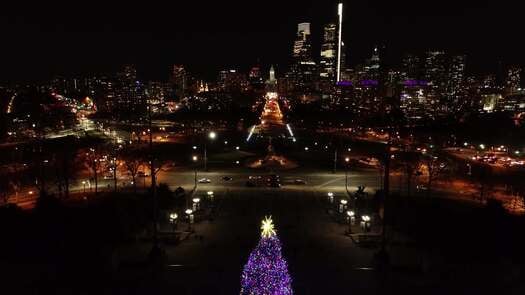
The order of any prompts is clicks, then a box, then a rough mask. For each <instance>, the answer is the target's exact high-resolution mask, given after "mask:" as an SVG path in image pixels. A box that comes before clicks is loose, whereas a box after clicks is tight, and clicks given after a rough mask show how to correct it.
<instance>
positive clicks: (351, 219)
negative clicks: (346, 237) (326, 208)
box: [346, 210, 355, 234]
mask: <svg viewBox="0 0 525 295" xmlns="http://www.w3.org/2000/svg"><path fill="white" fill-rule="evenodd" d="M346 215H347V216H348V233H349V234H351V233H352V225H354V223H355V212H354V211H352V210H348V211H346Z"/></svg>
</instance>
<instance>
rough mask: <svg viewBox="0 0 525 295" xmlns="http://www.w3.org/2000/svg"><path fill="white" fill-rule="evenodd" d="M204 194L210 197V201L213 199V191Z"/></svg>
mask: <svg viewBox="0 0 525 295" xmlns="http://www.w3.org/2000/svg"><path fill="white" fill-rule="evenodd" d="M206 194H207V195H208V198H210V201H213V191H208V192H207V193H206Z"/></svg>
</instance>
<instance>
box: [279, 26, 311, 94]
mask: <svg viewBox="0 0 525 295" xmlns="http://www.w3.org/2000/svg"><path fill="white" fill-rule="evenodd" d="M292 56H293V63H292V65H291V67H290V71H289V72H288V73H287V74H286V80H287V84H288V87H287V89H288V90H289V91H292V92H295V91H298V92H310V91H312V90H314V88H315V81H316V80H317V79H316V78H317V77H316V76H317V64H316V63H315V61H314V60H313V57H312V41H311V34H310V23H300V24H299V25H298V26H297V36H296V39H295V42H294V47H293V52H292Z"/></svg>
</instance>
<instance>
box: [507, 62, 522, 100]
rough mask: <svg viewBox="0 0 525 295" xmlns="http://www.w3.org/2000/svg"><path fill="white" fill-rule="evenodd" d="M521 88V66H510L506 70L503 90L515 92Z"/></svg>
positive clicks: (509, 92) (510, 92)
mask: <svg viewBox="0 0 525 295" xmlns="http://www.w3.org/2000/svg"><path fill="white" fill-rule="evenodd" d="M520 88H521V68H520V67H517V66H512V67H510V68H509V70H508V71H507V79H506V81H505V90H506V91H507V93H508V94H515V93H517V92H518V89H520Z"/></svg>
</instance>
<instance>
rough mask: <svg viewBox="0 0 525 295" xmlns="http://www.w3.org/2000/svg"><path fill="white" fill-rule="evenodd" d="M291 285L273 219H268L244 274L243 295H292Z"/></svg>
mask: <svg viewBox="0 0 525 295" xmlns="http://www.w3.org/2000/svg"><path fill="white" fill-rule="evenodd" d="M291 283H292V279H291V278H290V275H289V274H288V266H287V263H286V261H285V260H284V258H283V257H282V255H281V243H280V241H279V238H277V235H276V233H275V229H274V226H273V222H272V219H271V218H268V217H266V218H265V219H264V220H263V222H262V226H261V239H260V240H259V244H258V245H257V247H255V249H254V250H253V251H252V253H251V254H250V258H249V259H248V262H247V263H246V265H245V266H244V270H243V272H242V277H241V295H291V294H293V292H292V285H291Z"/></svg>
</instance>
